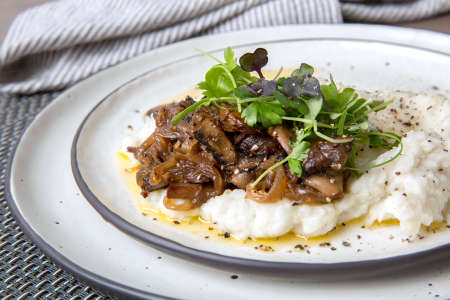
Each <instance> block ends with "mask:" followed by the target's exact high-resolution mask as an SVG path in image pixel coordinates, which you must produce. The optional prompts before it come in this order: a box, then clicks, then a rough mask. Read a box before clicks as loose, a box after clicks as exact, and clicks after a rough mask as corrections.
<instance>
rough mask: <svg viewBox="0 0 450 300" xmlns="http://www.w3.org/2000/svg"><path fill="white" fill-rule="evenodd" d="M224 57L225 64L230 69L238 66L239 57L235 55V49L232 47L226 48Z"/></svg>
mask: <svg viewBox="0 0 450 300" xmlns="http://www.w3.org/2000/svg"><path fill="white" fill-rule="evenodd" d="M223 58H224V59H225V65H226V67H227V69H228V70H229V71H232V70H233V69H234V68H236V66H237V59H236V58H235V57H234V51H233V49H231V47H228V48H227V49H225V51H224V53H223Z"/></svg>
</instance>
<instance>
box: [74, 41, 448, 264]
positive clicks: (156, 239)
mask: <svg viewBox="0 0 450 300" xmlns="http://www.w3.org/2000/svg"><path fill="white" fill-rule="evenodd" d="M304 40H327V41H328V40H333V39H331V38H330V39H329V38H318V39H314V38H301V37H299V38H293V39H292V41H304ZM338 40H340V41H355V40H358V41H362V42H370V40H364V39H351V38H348V39H346V38H339V39H338ZM282 41H289V40H284V39H283V40H282ZM276 42H281V41H277V40H273V41H270V43H276ZM384 43H385V44H388V45H392V44H393V43H390V42H384ZM251 44H252V45H253V44H254V43H251ZM262 44H264V43H262ZM394 45H398V44H394ZM240 46H245V44H240ZM401 46H405V45H401ZM407 47H410V46H407ZM413 48H414V49H417V48H416V47H413ZM422 50H423V49H422ZM437 53H439V54H443V53H442V52H440V51H439V52H437ZM200 56H202V54H195V55H191V56H185V57H183V58H181V59H178V60H174V61H171V62H170V63H168V64H165V65H162V66H158V67H156V68H152V69H150V70H148V71H147V72H145V73H142V74H140V75H138V76H135V77H134V78H132V79H130V80H128V81H127V82H125V83H123V84H122V85H120V86H119V87H117V88H115V89H114V90H113V91H111V92H110V93H109V94H107V95H106V96H105V97H104V98H103V99H101V100H100V101H99V102H98V103H97V104H96V105H95V106H94V107H93V108H92V109H91V110H90V111H89V113H88V114H87V115H86V116H85V118H84V119H83V121H82V122H81V124H80V126H79V127H78V129H77V131H76V134H75V136H74V139H73V142H72V147H71V154H70V157H71V167H72V173H73V176H74V179H75V182H76V184H77V185H78V188H79V189H80V191H81V193H82V194H83V196H84V197H85V198H86V200H87V201H88V202H89V204H90V205H91V206H92V207H93V208H94V209H95V210H96V211H97V212H98V213H99V214H100V215H101V216H102V218H103V219H105V220H106V221H107V222H109V223H110V224H112V225H113V226H115V227H116V228H118V229H119V230H121V231H122V232H124V233H125V234H127V235H129V236H132V237H134V238H137V239H139V240H141V241H143V242H145V243H146V244H149V245H150V246H152V247H156V248H158V249H160V250H163V251H165V252H169V253H170V254H172V255H175V256H178V257H182V258H194V259H195V260H197V261H199V262H202V261H201V260H205V261H206V262H207V263H213V264H227V265H231V266H232V267H238V268H252V269H264V270H265V271H275V272H278V271H296V272H297V271H298V272H300V271H304V272H305V271H306V272H310V271H313V272H316V271H317V272H320V271H325V270H327V271H330V270H340V271H346V270H350V269H352V270H356V269H358V270H360V269H369V268H372V267H374V266H376V267H385V266H387V265H389V266H390V265H391V264H392V263H397V264H402V263H405V262H408V261H410V260H412V259H419V258H422V259H423V258H424V256H428V255H433V254H434V255H436V256H439V255H440V254H441V252H443V251H445V250H449V251H448V254H450V242H449V243H447V244H444V245H440V246H436V247H433V248H430V249H427V250H422V251H417V252H413V253H409V254H402V255H395V256H389V257H385V258H377V259H366V260H355V261H348V262H337V263H317V262H313V263H305V262H277V261H270V260H267V261H266V260H260V259H250V258H241V257H236V256H229V255H224V254H220V253H216V252H211V251H207V250H200V249H196V248H193V247H190V246H186V245H183V244H181V243H179V242H177V241H175V240H171V239H169V238H165V237H163V236H160V235H158V234H155V233H152V232H151V231H148V230H144V229H142V228H141V227H139V226H137V225H134V224H132V223H131V222H129V221H127V220H126V219H124V218H122V217H121V216H120V215H119V214H117V213H115V212H113V211H112V210H110V209H109V208H108V207H106V206H105V205H104V204H103V203H102V201H101V200H100V199H99V198H98V197H97V196H96V195H95V193H94V192H93V191H92V190H91V189H90V188H89V184H88V183H87V182H86V180H85V179H84V177H83V175H82V170H81V169H80V167H79V165H78V149H77V148H78V147H77V146H78V141H79V138H80V136H81V134H82V133H83V129H84V128H85V125H86V123H87V122H88V121H89V120H90V117H91V116H92V115H93V114H94V113H95V112H96V111H97V109H98V108H99V107H100V106H101V105H102V104H104V103H107V102H108V100H110V99H114V96H115V95H116V94H117V93H118V92H120V91H122V90H123V89H126V88H127V87H129V85H130V84H133V83H135V82H136V81H137V80H139V79H142V78H143V77H145V76H148V75H149V74H152V73H153V72H155V71H157V70H158V69H160V68H164V67H166V66H171V65H174V64H176V63H178V62H179V61H185V60H189V59H192V58H195V57H200Z"/></svg>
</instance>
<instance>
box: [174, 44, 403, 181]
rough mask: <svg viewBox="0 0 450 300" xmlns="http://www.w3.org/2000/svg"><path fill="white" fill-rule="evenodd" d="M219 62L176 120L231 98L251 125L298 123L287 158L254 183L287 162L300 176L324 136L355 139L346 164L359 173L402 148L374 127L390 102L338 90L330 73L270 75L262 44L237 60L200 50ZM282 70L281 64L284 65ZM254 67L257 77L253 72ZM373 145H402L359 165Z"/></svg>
mask: <svg viewBox="0 0 450 300" xmlns="http://www.w3.org/2000/svg"><path fill="white" fill-rule="evenodd" d="M199 51H200V52H202V53H203V54H205V55H207V56H208V57H210V58H212V59H213V60H215V61H216V62H217V64H216V65H214V66H213V67H211V69H209V71H208V72H207V73H206V74H205V79H204V81H202V82H200V83H199V84H198V87H199V88H200V89H202V90H203V95H204V96H205V97H204V98H203V99H201V100H200V101H198V102H196V103H194V104H193V105H191V106H189V107H188V108H186V109H185V110H184V111H182V112H180V113H179V114H177V115H176V116H175V117H174V118H173V119H172V124H176V123H177V122H179V121H180V120H181V119H183V118H184V116H185V115H187V114H189V113H191V112H193V111H195V110H196V109H198V108H199V107H200V106H202V105H211V104H213V105H215V106H216V107H218V108H219V109H230V108H229V106H227V107H225V106H223V105H221V103H225V102H226V103H228V104H231V105H232V106H233V108H232V109H236V110H237V111H238V112H239V113H241V117H242V118H243V119H244V120H245V122H246V123H247V124H248V125H249V126H252V127H254V126H259V127H265V128H267V127H270V126H273V125H279V124H282V123H285V124H286V125H287V124H288V123H289V122H290V123H291V124H292V125H291V126H289V127H293V128H295V132H296V138H295V140H293V141H291V147H292V152H291V153H290V154H289V155H287V156H286V157H285V158H284V159H282V160H280V161H279V162H277V163H275V164H274V165H272V166H271V167H269V168H268V169H266V170H265V171H264V172H263V173H262V174H261V175H260V176H259V177H258V178H257V179H256V181H255V182H253V183H252V187H254V186H256V185H257V184H258V183H259V182H260V181H261V180H262V179H263V178H264V177H265V176H266V175H267V174H268V173H269V172H271V171H272V170H274V169H276V168H277V167H279V166H282V165H283V164H285V163H288V165H289V169H290V171H291V173H293V174H296V175H297V176H298V177H301V176H302V174H303V169H302V162H303V161H304V160H305V159H306V158H307V156H308V151H309V148H310V145H311V142H312V141H316V140H326V141H328V142H331V143H349V142H351V143H352V150H351V152H350V154H349V158H348V162H347V166H346V169H348V170H352V171H354V172H356V173H358V172H360V171H363V170H368V169H371V168H375V167H379V166H383V165H385V164H387V163H389V162H391V161H393V160H394V159H396V158H397V157H398V156H399V155H400V154H401V153H402V150H403V144H402V140H401V137H400V136H398V135H395V134H394V133H385V132H378V131H373V130H371V129H370V126H369V123H368V115H369V114H370V113H372V112H377V111H380V110H383V109H385V108H386V107H387V106H388V105H389V104H390V103H392V101H386V102H380V101H369V100H366V99H364V98H361V97H359V95H358V94H357V93H356V91H355V90H354V89H352V88H344V89H343V90H340V89H339V88H338V87H337V85H336V83H335V81H334V78H333V77H332V76H331V75H330V83H329V84H327V85H320V83H319V80H318V79H317V78H315V77H314V76H313V74H314V68H313V67H312V66H310V65H308V64H306V63H302V64H300V67H299V68H297V69H295V70H294V71H293V72H292V73H291V75H290V76H289V77H279V75H280V73H281V71H280V72H279V73H278V74H277V75H276V76H275V78H273V79H266V78H265V77H264V75H263V73H262V70H261V69H262V68H263V67H264V66H265V65H266V64H267V62H268V53H267V50H265V49H263V48H258V49H256V50H255V51H254V52H252V53H245V54H244V55H242V56H241V57H240V58H239V64H238V63H237V62H238V60H237V58H236V57H235V55H234V52H233V50H232V49H231V48H227V49H226V50H225V52H224V61H222V60H220V59H218V58H216V57H214V56H213V55H211V54H210V53H207V52H204V51H202V50H199ZM280 70H281V69H280ZM251 72H256V73H257V74H258V75H259V78H257V77H254V76H252V75H251ZM364 145H369V146H370V147H373V148H383V149H386V150H389V149H392V148H394V147H398V146H399V150H398V151H397V153H396V154H395V155H394V156H393V157H392V158H390V159H389V160H387V161H384V162H382V163H380V164H377V165H373V166H367V167H360V168H358V167H356V166H355V156H356V152H357V151H358V149H359V148H361V147H363V146H364Z"/></svg>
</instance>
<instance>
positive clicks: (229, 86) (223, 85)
mask: <svg viewBox="0 0 450 300" xmlns="http://www.w3.org/2000/svg"><path fill="white" fill-rule="evenodd" d="M198 86H199V88H200V89H202V90H205V92H204V93H203V94H204V95H205V96H207V97H223V96H228V95H230V94H231V92H233V90H234V88H235V86H234V81H233V78H230V76H229V73H227V71H226V70H225V68H224V67H223V66H222V65H215V66H214V67H212V68H211V69H209V71H208V72H207V73H206V75H205V81H203V82H201V83H200V84H199V85H198Z"/></svg>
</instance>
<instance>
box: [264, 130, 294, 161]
mask: <svg viewBox="0 0 450 300" xmlns="http://www.w3.org/2000/svg"><path fill="white" fill-rule="evenodd" d="M268 132H269V134H270V135H271V136H273V137H274V138H276V139H277V141H278V143H280V145H281V147H283V149H284V151H286V153H287V154H291V152H292V147H291V144H290V143H289V138H290V133H289V131H288V130H287V129H286V128H285V127H284V126H283V125H276V126H271V127H269V129H268Z"/></svg>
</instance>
